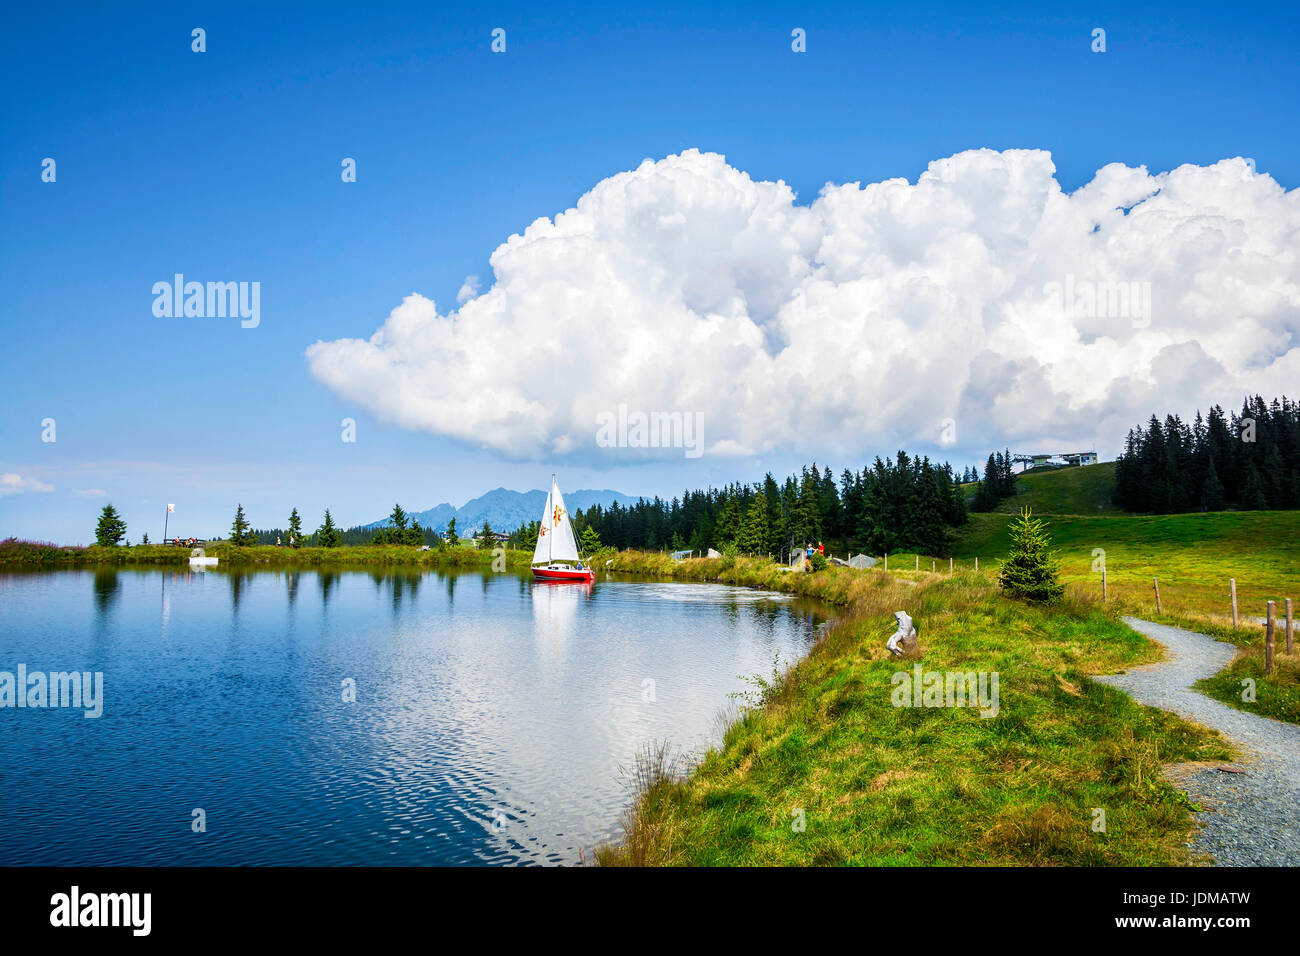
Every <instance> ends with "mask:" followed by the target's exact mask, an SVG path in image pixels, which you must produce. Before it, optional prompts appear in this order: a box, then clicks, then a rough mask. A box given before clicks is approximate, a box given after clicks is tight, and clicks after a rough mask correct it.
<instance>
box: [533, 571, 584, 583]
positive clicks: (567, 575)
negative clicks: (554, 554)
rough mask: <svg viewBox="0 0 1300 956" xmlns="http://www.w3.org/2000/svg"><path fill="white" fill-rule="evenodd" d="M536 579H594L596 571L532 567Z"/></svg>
mask: <svg viewBox="0 0 1300 956" xmlns="http://www.w3.org/2000/svg"><path fill="white" fill-rule="evenodd" d="M533 577H534V578H535V579H536V580H538V581H594V580H596V572H595V571H593V570H591V568H533Z"/></svg>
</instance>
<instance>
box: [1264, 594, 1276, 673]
mask: <svg viewBox="0 0 1300 956" xmlns="http://www.w3.org/2000/svg"><path fill="white" fill-rule="evenodd" d="M1273 608H1274V604H1273V602H1272V601H1269V602H1268V614H1267V616H1266V620H1267V622H1268V623H1266V624H1265V625H1264V675H1265V676H1266V677H1267V676H1268V675H1269V674H1271V673H1273Z"/></svg>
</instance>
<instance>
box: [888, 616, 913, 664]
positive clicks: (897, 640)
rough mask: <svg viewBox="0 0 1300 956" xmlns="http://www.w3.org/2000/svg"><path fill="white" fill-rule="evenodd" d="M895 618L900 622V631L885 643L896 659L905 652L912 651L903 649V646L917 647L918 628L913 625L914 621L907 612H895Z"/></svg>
mask: <svg viewBox="0 0 1300 956" xmlns="http://www.w3.org/2000/svg"><path fill="white" fill-rule="evenodd" d="M894 617H895V619H896V620H897V621H898V630H896V631H895V632H894V633H893V635H892V636H891V637H890V638H889V640H888V641H887V642H886V643H885V647H887V648H888V649H889V653H891V654H893V655H894V656H895V657H902V656H903V654H904V652H905V651H906V650H908V649H910V648H904V647H902V646H901V645H902V644H904V643H908V644H910V646H911V647H915V646H916V626H915V625H914V624H913V623H912V619H911V618H910V617H908V616H907V612H906V611H895V612H894Z"/></svg>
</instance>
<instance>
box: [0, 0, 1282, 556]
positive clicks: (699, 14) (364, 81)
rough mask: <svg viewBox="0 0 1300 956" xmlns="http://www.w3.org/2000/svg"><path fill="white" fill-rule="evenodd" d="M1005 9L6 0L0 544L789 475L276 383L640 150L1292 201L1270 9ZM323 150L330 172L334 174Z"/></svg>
mask: <svg viewBox="0 0 1300 956" xmlns="http://www.w3.org/2000/svg"><path fill="white" fill-rule="evenodd" d="M1034 6H1035V5H1018V4H1007V3H998V4H991V5H971V4H965V3H963V4H932V5H929V6H927V7H926V8H924V9H922V8H918V7H914V6H909V5H890V6H876V5H871V4H843V5H838V4H813V5H807V4H798V5H790V6H776V5H759V6H755V5H753V4H743V5H740V4H737V5H712V6H711V7H710V8H709V9H708V10H702V9H700V8H699V7H698V6H696V5H693V4H691V5H687V4H681V5H669V6H665V5H663V4H654V5H640V4H635V3H632V4H619V5H614V6H610V5H592V6H590V7H585V8H584V7H569V8H556V9H553V10H548V11H539V10H538V9H537V5H535V4H527V5H513V4H490V5H484V6H482V7H456V8H449V9H442V8H440V7H439V6H436V5H429V4H384V3H376V4H371V5H360V6H358V5H355V4H338V5H335V4H329V3H314V4H292V5H291V4H212V5H207V4H156V5H148V6H142V5H132V4H127V5H125V6H114V7H105V6H102V5H98V4H95V5H90V4H87V5H83V6H78V5H69V4H59V3H52V4H43V5H31V4H29V5H24V6H22V7H17V8H14V9H13V10H11V11H9V12H8V13H7V15H6V24H5V27H6V29H5V31H4V34H3V37H2V38H0V79H2V80H3V83H0V219H2V221H3V227H4V228H3V231H2V232H0V394H2V395H3V411H2V412H0V472H3V473H9V474H17V475H20V476H22V478H23V479H24V481H30V482H34V483H35V486H34V487H35V488H36V489H40V488H49V489H51V490H30V489H29V490H24V491H22V492H21V493H14V494H7V495H4V496H3V497H0V536H7V535H10V534H14V535H18V536H20V537H35V538H42V539H54V540H59V541H67V542H76V541H82V542H84V541H86V540H87V539H88V538H89V536H90V532H91V529H92V527H93V523H94V518H95V515H96V513H97V511H98V509H99V508H100V507H101V506H102V504H103V502H104V501H106V500H112V501H113V502H114V503H115V504H116V505H117V507H118V508H119V510H121V511H122V512H123V513H124V515H125V517H126V519H127V521H128V525H129V526H130V529H131V536H132V538H133V539H135V540H138V538H139V534H140V533H141V532H143V531H148V532H149V533H150V535H151V537H157V536H158V535H159V534H160V533H161V524H162V512H163V506H164V504H165V503H166V502H169V501H170V502H175V503H176V504H177V514H176V515H175V516H174V517H173V525H172V527H173V530H175V531H178V532H179V533H182V534H200V535H201V534H211V533H221V532H223V531H224V530H225V529H226V528H228V526H229V522H230V516H231V514H232V513H233V510H234V504H235V502H236V501H241V502H242V503H243V504H244V506H245V508H246V510H247V511H248V512H249V515H250V517H251V518H252V520H253V522H254V523H255V524H256V525H258V526H269V525H273V524H277V523H282V522H283V520H284V516H285V515H286V514H287V512H288V510H289V508H290V507H291V506H297V507H298V508H299V510H300V511H301V512H303V514H304V515H305V516H306V519H307V521H308V523H309V524H311V525H313V526H314V525H315V524H316V523H317V522H318V520H319V517H320V513H321V511H322V510H323V509H324V508H325V507H330V508H332V509H333V511H334V514H335V516H336V518H337V519H338V520H339V521H340V523H342V524H345V525H347V524H352V523H357V522H361V521H365V520H370V519H373V518H376V517H379V516H381V515H382V514H384V513H386V511H387V510H388V508H389V507H390V505H391V503H392V501H394V500H400V501H401V502H402V503H403V504H404V505H405V506H407V507H408V508H410V509H423V508H427V507H431V506H432V505H434V504H436V503H438V502H441V501H445V500H446V501H451V502H453V503H456V504H460V503H463V502H464V501H465V500H466V499H468V498H470V497H473V496H474V495H477V494H479V493H481V492H483V491H485V490H487V489H490V488H494V487H497V486H499V485H505V486H507V487H515V488H520V489H524V488H532V487H541V486H543V484H544V482H545V480H546V477H547V475H548V473H549V472H550V471H551V470H554V469H556V468H558V469H560V471H561V475H562V478H561V482H562V485H563V486H564V487H567V488H578V487H614V488H617V489H619V490H621V491H624V492H627V493H631V494H639V493H645V494H654V493H659V494H664V495H672V494H674V493H676V492H677V491H679V490H680V489H681V488H682V487H686V486H691V487H694V486H699V485H704V484H708V483H710V482H722V481H727V480H731V479H736V478H739V479H745V480H749V479H752V478H756V477H760V476H761V473H762V471H763V470H766V469H768V468H770V469H772V470H774V471H776V472H777V473H778V474H779V473H781V472H783V471H785V470H787V469H789V468H792V467H794V466H795V465H796V463H797V462H798V461H799V460H802V459H806V458H807V457H809V456H808V455H806V454H802V453H799V454H796V453H794V452H793V451H787V450H784V449H782V448H776V449H774V450H771V451H769V452H767V453H764V454H762V455H755V456H750V457H741V458H726V457H723V458H717V457H713V456H708V455H706V456H704V457H702V458H701V459H698V460H683V458H682V457H681V456H665V457H663V458H662V459H652V460H648V461H643V460H640V459H638V460H637V461H635V462H629V463H621V462H614V463H605V464H601V463H593V462H591V461H579V462H575V463H567V462H565V461H564V460H558V461H552V460H524V461H520V460H514V459H513V458H512V456H511V455H508V454H502V453H501V452H500V451H499V450H496V449H491V448H489V449H484V448H477V447H474V446H473V445H472V444H467V443H465V442H462V441H459V440H456V439H454V438H450V437H446V436H439V435H433V434H428V433H419V432H414V431H410V430H407V429H403V428H400V427H397V426H395V425H393V424H389V423H386V422H383V421H381V420H379V419H377V418H375V417H374V416H372V415H371V414H370V413H369V411H368V410H367V409H366V408H365V407H362V406H360V405H358V404H357V403H355V402H351V401H348V400H346V399H344V398H341V397H340V396H339V395H338V394H337V393H336V392H335V391H333V390H331V389H329V388H327V387H326V386H324V385H323V384H321V382H319V381H318V380H317V379H315V378H314V377H313V376H312V374H311V373H310V371H309V369H308V366H307V363H306V361H305V360H304V350H305V349H306V348H307V347H308V346H310V345H311V344H312V343H314V342H316V341H318V340H325V341H330V340H334V339H339V338H345V337H357V338H365V337H367V336H369V335H370V334H371V333H372V332H374V330H375V329H376V328H378V327H379V326H380V325H381V324H382V322H383V320H384V318H385V316H387V314H388V312H389V311H390V310H391V309H393V308H394V307H395V306H396V305H397V304H398V303H399V302H400V301H401V300H402V298H403V297H404V296H406V295H408V294H410V293H412V292H418V293H420V294H422V295H424V296H427V297H429V298H431V299H434V300H436V302H437V303H438V307H439V309H440V310H441V311H443V312H446V310H448V309H449V308H454V307H455V297H456V294H457V290H458V289H459V288H460V286H461V283H462V282H463V281H464V280H465V277H466V276H467V275H470V274H476V275H478V276H480V277H482V278H483V280H484V285H485V286H487V285H490V284H491V279H492V272H491V269H490V267H489V265H488V256H489V255H490V254H491V253H492V251H493V250H494V249H495V248H496V247H497V246H498V245H499V244H500V243H502V242H504V241H505V240H506V238H507V237H508V236H510V235H511V234H514V233H519V232H522V231H523V230H524V229H525V228H526V227H527V226H528V225H529V223H531V222H532V221H533V220H535V219H537V218H538V217H542V216H553V215H555V214H556V213H558V212H560V211H562V210H564V209H566V208H568V207H570V206H572V205H573V204H574V203H575V201H576V200H577V199H578V197H579V196H580V195H582V194H583V193H584V192H586V191H587V190H589V189H591V188H592V187H593V186H594V185H595V184H597V183H598V182H600V181H601V180H602V179H605V178H606V177H609V176H611V175H613V174H615V173H618V172H621V171H624V170H629V169H632V168H634V167H636V166H637V165H638V164H639V163H640V162H641V161H642V160H643V159H646V158H651V159H659V158H662V157H665V156H667V155H669V154H672V153H677V152H680V151H682V150H684V149H688V148H692V147H695V148H699V149H701V150H707V151H713V152H718V153H722V154H724V155H725V156H726V158H727V162H728V163H729V164H731V165H732V166H734V167H736V168H737V169H740V170H744V171H745V172H747V173H748V174H749V175H750V176H751V177H753V178H754V179H756V180H757V179H765V180H769V179H770V180H776V179H782V180H784V181H785V182H786V183H788V184H789V185H790V186H791V187H792V188H793V189H794V191H795V192H796V193H797V194H798V197H799V202H800V203H804V202H809V201H811V200H812V199H813V198H814V197H816V195H817V193H818V191H819V190H820V189H821V188H822V186H823V185H824V184H825V183H827V182H834V183H844V182H855V181H860V182H862V183H867V182H874V181H879V180H884V179H888V178H890V177H905V178H906V179H908V180H909V181H911V182H915V181H916V178H917V176H918V175H919V174H920V173H921V172H923V171H924V170H925V168H926V166H927V164H928V163H930V162H931V161H933V160H935V159H939V158H942V157H946V156H949V155H952V154H954V153H957V152H960V151H962V150H967V149H973V148H979V147H989V148H992V149H998V150H1003V149H1012V148H1034V149H1044V150H1049V151H1050V152H1051V153H1052V157H1053V159H1054V161H1055V164H1056V176H1057V179H1058V180H1059V181H1060V184H1061V186H1062V188H1063V189H1065V190H1067V191H1068V190H1073V189H1076V188H1077V187H1079V186H1080V185H1082V184H1084V183H1086V182H1087V181H1088V180H1090V179H1091V178H1092V176H1093V174H1094V173H1095V172H1096V170H1098V169H1099V168H1100V167H1102V166H1104V165H1106V164H1108V163H1113V162H1122V163H1125V164H1128V165H1130V166H1137V165H1146V166H1147V167H1148V169H1150V170H1151V171H1152V172H1157V171H1165V170H1170V169H1173V168H1174V167H1177V166H1179V165H1181V164H1184V163H1193V164H1198V165H1208V164H1211V163H1214V162H1216V161H1217V160H1220V159H1224V158H1226V157H1233V156H1245V157H1251V158H1253V160H1254V161H1255V163H1256V167H1257V168H1258V169H1259V170H1260V171H1266V172H1267V173H1269V174H1270V175H1271V176H1272V177H1273V179H1275V180H1276V181H1277V182H1278V183H1280V184H1281V185H1282V187H1284V188H1286V189H1292V188H1294V187H1295V186H1296V184H1297V181H1298V180H1300V168H1298V164H1300V150H1298V149H1297V137H1298V135H1300V134H1298V133H1297V130H1298V129H1300V122H1297V120H1298V119H1300V117H1298V116H1297V107H1296V91H1297V90H1300V75H1298V73H1300V67H1298V66H1297V60H1296V55H1295V54H1296V46H1297V43H1296V41H1297V26H1298V24H1300V15H1298V14H1297V12H1296V8H1295V6H1294V5H1293V4H1292V5H1282V4H1278V5H1258V6H1251V7H1248V8H1231V9H1229V8H1225V7H1223V6H1221V5H1214V6H1210V5H1203V6H1201V5H1189V4H1185V3H1179V4H1158V5H1150V6H1146V7H1145V8H1143V9H1142V10H1133V9H1132V8H1131V5H1129V4H1088V5H1062V6H1059V7H1056V8H1055V11H1054V12H1052V13H1050V14H1042V13H1039V12H1037V11H1036V10H1035V9H1034ZM194 27H202V28H204V29H205V30H206V33H207V51H206V52H205V53H202V54H196V53H193V52H191V49H190V43H191V40H190V31H191V29H192V28H194ZM494 27H502V28H504V29H505V30H506V31H507V52H506V53H505V54H503V55H496V54H493V53H492V52H491V51H490V49H489V43H490V32H491V30H492V29H493V28H494ZM794 27H801V28H803V29H806V31H807V37H808V40H807V46H808V50H807V53H805V54H802V55H795V54H792V52H791V50H790V31H791V29H792V28H794ZM1095 27H1101V28H1104V29H1105V30H1106V37H1107V51H1106V53H1105V54H1104V55H1097V54H1093V53H1092V52H1091V50H1090V48H1089V46H1090V42H1091V40H1090V34H1091V31H1092V30H1093V29H1094V28H1095ZM44 157H52V158H54V159H55V160H56V162H57V181H56V182H55V183H52V184H51V183H43V182H42V181H41V177H40V173H41V162H42V159H43V158H44ZM343 157H354V158H355V159H356V160H357V168H358V177H357V182H356V183H351V184H344V183H342V182H341V181H340V176H339V168H340V161H341V159H342V158H343ZM176 272H182V273H184V274H186V275H187V277H191V278H196V279H199V280H210V279H215V280H229V279H233V280H255V281H259V282H260V283H261V324H260V325H259V326H258V328H256V329H240V328H239V325H238V322H237V321H230V320H216V319H214V320H202V321H194V320H191V321H188V322H187V321H184V320H180V319H166V318H156V317H155V316H154V315H153V314H152V313H151V305H152V301H153V296H152V294H151V292H150V288H151V286H152V284H153V283H154V282H156V281H158V280H168V279H170V277H171V276H172V275H173V274H174V273H176ZM501 347H502V348H503V349H508V348H509V342H502V343H501ZM1231 398H1232V396H1227V397H1226V400H1231ZM1207 400H1219V399H1218V397H1217V396H1209V397H1207ZM1151 410H1153V409H1147V410H1146V411H1147V413H1149V411H1151ZM349 416H350V417H353V418H355V419H356V421H357V431H358V440H357V441H356V442H355V443H352V444H347V443H343V442H341V441H340V420H341V419H342V418H344V417H349ZM1140 417H1144V416H1139V418H1140ZM46 418H53V419H54V420H55V421H56V423H57V424H56V427H57V441H55V442H53V443H49V442H42V440H41V434H42V426H41V422H42V420H43V419H46ZM1135 420H1137V419H1135ZM981 448H982V450H980V449H981ZM892 450H893V449H892V448H890V447H887V446H885V447H873V448H871V449H869V450H867V449H864V454H871V455H874V454H876V453H881V454H885V453H889V452H891V451H892ZM919 450H921V451H931V452H932V453H933V452H935V451H936V450H937V449H936V448H929V449H927V448H924V447H919ZM988 450H989V448H988V447H983V446H980V448H976V447H971V448H970V449H969V450H960V449H959V450H955V451H947V452H945V451H938V453H939V454H941V455H944V456H946V457H952V458H953V459H954V460H955V461H957V462H959V463H960V464H966V463H967V462H974V461H975V460H977V459H982V457H983V455H984V454H986V453H987V451H988ZM821 460H824V461H829V463H830V464H831V465H832V467H834V468H835V470H836V471H837V472H838V471H839V469H840V468H841V467H842V466H844V465H854V466H857V465H860V464H861V463H863V462H862V461H860V460H853V461H848V460H844V459H843V458H841V457H839V456H835V455H832V456H830V457H829V458H827V456H822V459H821ZM756 472H757V473H756ZM94 492H103V495H102V496H100V495H95V494H93V493H94Z"/></svg>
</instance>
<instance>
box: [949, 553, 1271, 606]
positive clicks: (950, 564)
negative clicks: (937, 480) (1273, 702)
mask: <svg viewBox="0 0 1300 956" xmlns="http://www.w3.org/2000/svg"><path fill="white" fill-rule="evenodd" d="M948 577H952V558H949V559H948ZM1286 606H1287V607H1288V608H1289V607H1291V599H1290V598H1287V602H1286ZM1290 617H1291V615H1290V613H1289V612H1288V613H1287V619H1288V620H1289V619H1290Z"/></svg>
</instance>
